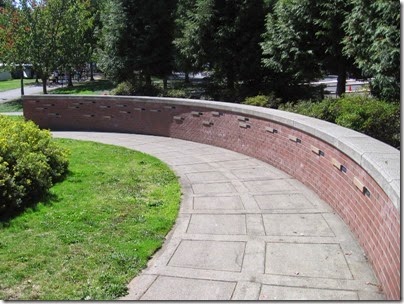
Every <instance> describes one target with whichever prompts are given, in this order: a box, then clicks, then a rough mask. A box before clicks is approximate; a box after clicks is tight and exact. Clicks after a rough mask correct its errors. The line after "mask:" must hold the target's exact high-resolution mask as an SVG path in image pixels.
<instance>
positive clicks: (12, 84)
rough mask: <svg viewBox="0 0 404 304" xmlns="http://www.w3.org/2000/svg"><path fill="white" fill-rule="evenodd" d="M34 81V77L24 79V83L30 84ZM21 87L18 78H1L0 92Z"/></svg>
mask: <svg viewBox="0 0 404 304" xmlns="http://www.w3.org/2000/svg"><path fill="white" fill-rule="evenodd" d="M33 83H35V79H25V80H24V85H30V84H33ZM20 87H21V80H20V79H10V80H2V81H0V92H4V91H8V90H13V89H19V88H20Z"/></svg>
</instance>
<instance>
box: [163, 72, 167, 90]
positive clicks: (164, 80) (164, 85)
mask: <svg viewBox="0 0 404 304" xmlns="http://www.w3.org/2000/svg"><path fill="white" fill-rule="evenodd" d="M163 89H164V91H167V89H168V83H167V76H164V78H163Z"/></svg>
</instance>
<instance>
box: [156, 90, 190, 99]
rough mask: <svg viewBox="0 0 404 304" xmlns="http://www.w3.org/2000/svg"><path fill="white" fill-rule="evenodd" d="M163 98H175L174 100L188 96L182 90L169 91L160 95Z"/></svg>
mask: <svg viewBox="0 0 404 304" xmlns="http://www.w3.org/2000/svg"><path fill="white" fill-rule="evenodd" d="M162 96H163V97H175V98H190V97H191V96H190V94H189V93H187V91H185V90H184V89H169V90H167V91H165V92H164V93H163V94H162Z"/></svg>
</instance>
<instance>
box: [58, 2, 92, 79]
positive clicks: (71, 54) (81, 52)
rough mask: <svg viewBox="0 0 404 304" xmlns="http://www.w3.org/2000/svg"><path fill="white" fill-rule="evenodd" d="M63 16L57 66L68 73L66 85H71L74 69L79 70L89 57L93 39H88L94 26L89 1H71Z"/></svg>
mask: <svg viewBox="0 0 404 304" xmlns="http://www.w3.org/2000/svg"><path fill="white" fill-rule="evenodd" d="M63 18H64V20H63V23H62V25H61V27H60V37H59V39H58V42H59V44H58V49H57V52H58V54H57V55H58V56H59V62H58V67H59V68H61V69H62V70H63V71H64V72H66V73H67V74H68V76H69V84H68V86H73V83H72V75H73V73H74V70H75V69H76V70H79V71H80V70H81V67H82V66H83V65H85V63H86V62H88V61H89V60H90V58H91V51H92V46H91V42H93V39H89V36H90V35H89V32H92V29H93V28H94V26H93V23H94V16H93V14H92V11H91V1H89V0H79V1H77V0H76V1H73V2H72V3H71V4H70V5H68V6H67V9H66V10H65V12H64V15H63Z"/></svg>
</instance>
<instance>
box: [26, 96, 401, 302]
mask: <svg viewBox="0 0 404 304" xmlns="http://www.w3.org/2000/svg"><path fill="white" fill-rule="evenodd" d="M24 115H25V117H26V118H27V119H31V120H33V121H35V122H36V123H38V124H39V125H40V126H41V127H42V128H49V129H52V130H70V131H74V130H77V131H108V132H129V133H141V134H151V135H160V136H170V137H175V138H180V139H186V140H191V141H196V142H200V143H205V144H210V145H215V146H219V147H223V148H227V149H230V150H233V151H236V152H240V153H244V154H246V155H249V156H252V157H255V158H258V159H260V160H263V161H265V162H267V163H270V164H271V165H273V166H275V167H277V168H279V169H281V170H283V171H285V172H287V173H288V174H290V175H292V176H294V177H295V178H297V179H298V180H300V181H301V182H302V183H304V184H305V185H307V186H308V187H310V188H311V189H313V190H314V191H315V192H316V193H317V194H318V195H319V196H320V197H321V198H322V199H323V200H325V201H326V202H327V203H329V204H330V205H331V206H332V207H333V208H334V210H335V211H336V212H337V213H338V214H339V215H340V216H341V218H342V219H343V220H344V221H345V223H346V224H347V225H348V226H349V227H350V228H351V230H352V232H353V233H354V234H355V236H356V237H357V238H358V240H359V243H360V244H361V246H362V248H363V249H364V251H365V252H366V254H367V257H368V258H369V261H370V262H371V264H372V265H373V269H374V271H375V273H376V275H377V276H378V278H379V280H380V283H381V284H382V288H383V291H384V293H385V295H386V297H387V299H395V300H398V299H400V297H401V293H400V153H399V151H398V150H396V149H394V148H392V147H390V146H388V145H385V144H383V143H381V142H379V141H377V140H374V139H372V138H370V137H367V136H365V135H363V134H360V133H357V132H355V131H352V130H348V129H345V128H342V127H339V126H336V125H334V124H330V123H327V122H324V121H320V120H317V119H313V118H308V117H304V116H301V115H297V114H293V113H286V112H282V111H277V110H271V109H263V108H257V107H251V106H244V105H237V104H228V103H221V102H209V101H200V100H184V99H172V98H147V97H117V96H86V97H77V96H62V95H59V96H55V95H48V96H25V97H24Z"/></svg>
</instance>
